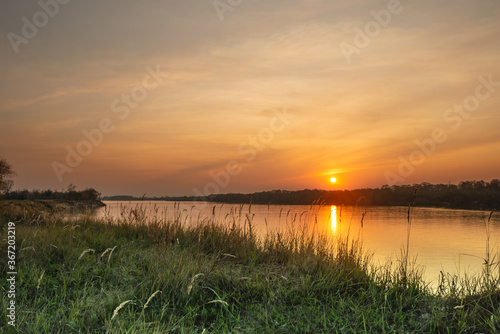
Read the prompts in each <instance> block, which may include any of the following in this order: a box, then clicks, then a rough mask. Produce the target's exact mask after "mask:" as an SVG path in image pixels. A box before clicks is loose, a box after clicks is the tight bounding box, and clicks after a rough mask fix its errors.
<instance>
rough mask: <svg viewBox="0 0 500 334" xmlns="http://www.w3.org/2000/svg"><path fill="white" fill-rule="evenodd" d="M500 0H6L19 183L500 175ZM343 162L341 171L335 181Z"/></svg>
mask: <svg viewBox="0 0 500 334" xmlns="http://www.w3.org/2000/svg"><path fill="white" fill-rule="evenodd" d="M499 17H500V3H499V2H498V1H497V0H481V1H471V0H453V1H451V0H447V1H438V2H437V1H430V0H413V1H412V0H401V1H398V0H390V1H378V0H369V1H356V0H354V1H353V0H339V1H331V0H329V1H326V0H325V1H323V0H307V1H306V0H286V1H285V0H275V1H257V0H215V1H213V0H206V1H199V0H198V1H194V0H182V1H173V0H141V1H132V0H122V1H117V0H105V1H102V0H100V1H96V0H90V1H77V0H58V1H56V0H40V1H27V0H16V1H14V0H6V1H2V2H1V4H0V18H1V19H0V59H1V62H0V68H1V76H0V87H1V89H0V157H3V158H5V159H7V160H8V161H9V162H10V163H11V164H12V165H13V167H14V169H15V171H16V172H17V177H16V178H15V179H14V181H15V185H14V189H24V188H27V189H47V188H50V189H66V188H67V187H68V185H69V184H74V185H76V186H77V188H78V189H85V188H88V187H93V188H96V189H98V190H99V191H101V192H102V193H103V194H104V195H118V194H129V195H142V194H147V195H149V196H162V195H170V196H175V195H188V196H189V195H200V194H204V195H208V194H209V193H228V192H245V193H246V192H254V191H263V190H272V189H287V190H298V189H332V190H335V189H356V188H363V187H380V186H383V185H386V184H387V185H395V184H413V183H420V182H432V183H448V182H451V183H458V182H460V181H463V180H481V179H482V180H485V181H489V180H491V179H494V178H500V175H499V170H500V168H499V167H500V154H498V153H499V152H500V132H499V131H498V129H499V128H500V66H499V55H500V43H498V41H499V40H500V20H498V18H499ZM331 177H335V178H336V179H337V180H338V181H337V183H335V184H331V183H330V182H329V180H330V178H331Z"/></svg>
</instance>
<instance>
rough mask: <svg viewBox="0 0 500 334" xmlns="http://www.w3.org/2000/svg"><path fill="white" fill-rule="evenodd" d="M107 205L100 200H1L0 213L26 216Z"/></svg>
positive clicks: (82, 209) (77, 210)
mask: <svg viewBox="0 0 500 334" xmlns="http://www.w3.org/2000/svg"><path fill="white" fill-rule="evenodd" d="M103 206H106V204H104V203H103V202H102V201H100V200H88V201H84V200H78V201H72V200H0V214H3V215H6V216H13V217H16V216H24V215H39V214H41V213H43V214H56V213H62V214H64V213H74V212H79V211H85V210H92V209H95V208H98V207H103Z"/></svg>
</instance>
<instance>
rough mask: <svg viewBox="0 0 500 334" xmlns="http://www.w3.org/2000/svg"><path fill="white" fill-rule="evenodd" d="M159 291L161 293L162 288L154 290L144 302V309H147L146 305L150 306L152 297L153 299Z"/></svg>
mask: <svg viewBox="0 0 500 334" xmlns="http://www.w3.org/2000/svg"><path fill="white" fill-rule="evenodd" d="M158 293H161V291H160V290H158V291H155V292H154V293H153V294H152V295H151V296H150V297H149V298H148V300H147V301H146V304H144V307H143V309H144V310H145V309H146V307H148V304H149V302H150V301H151V299H153V298H154V297H155V296H156V295H157V294H158Z"/></svg>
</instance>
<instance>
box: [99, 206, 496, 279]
mask: <svg viewBox="0 0 500 334" xmlns="http://www.w3.org/2000/svg"><path fill="white" fill-rule="evenodd" d="M105 203H106V204H107V207H105V208H100V209H99V210H98V211H97V212H96V215H97V216H98V217H104V216H107V217H113V218H120V217H121V215H122V214H124V213H125V212H126V211H127V209H135V208H138V207H142V210H144V212H145V214H146V215H147V216H149V217H154V216H156V217H158V218H161V219H172V218H174V217H179V216H180V218H181V219H182V221H183V222H185V224H192V223H196V222H198V221H199V217H200V218H201V219H203V218H207V217H212V216H213V215H215V217H216V219H217V220H218V221H220V222H223V223H233V222H236V223H237V224H241V226H243V225H244V223H245V220H246V219H251V220H252V225H253V227H254V231H255V232H256V233H257V234H258V235H265V234H266V233H267V232H276V231H284V230H286V229H287V228H290V227H292V226H295V227H297V226H303V225H304V224H305V226H307V228H308V229H310V230H312V229H313V228H315V229H316V230H317V231H320V232H326V233H330V234H333V235H338V236H341V237H342V236H346V235H347V233H348V230H349V229H350V235H352V236H358V235H359V236H360V238H361V239H362V241H363V246H364V249H365V250H367V251H369V252H372V253H373V254H374V261H375V263H376V264H377V263H378V264H382V263H387V260H388V259H391V260H393V261H395V260H396V259H397V258H398V257H399V256H400V254H401V248H402V246H403V245H406V237H407V227H408V221H407V211H408V208H405V207H358V208H354V207H335V206H332V207H330V206H305V205H298V206H297V205H294V206H291V205H269V206H268V205H255V204H254V205H252V206H251V207H250V206H249V205H248V204H247V205H233V204H213V203H205V202H180V203H174V202H165V201H153V202H148V201H144V202H128V201H127V202H115V201H108V202H105ZM412 210H413V211H412V225H411V235H410V256H417V263H418V264H420V265H422V266H423V267H424V277H425V279H426V281H427V282H429V283H430V284H431V285H432V286H436V284H437V282H438V277H439V273H440V271H443V272H445V273H450V274H460V275H464V273H467V274H475V273H478V272H480V271H481V269H482V267H481V264H482V263H483V260H482V258H484V257H485V253H486V222H487V220H488V216H489V212H485V211H465V210H449V209H431V208H414V209H412ZM363 215H364V218H363V227H361V219H362V217H363ZM499 242H500V215H499V214H498V213H495V214H494V215H493V218H492V220H491V223H490V249H492V250H493V252H494V253H496V252H497V251H498V249H499V248H498V246H499Z"/></svg>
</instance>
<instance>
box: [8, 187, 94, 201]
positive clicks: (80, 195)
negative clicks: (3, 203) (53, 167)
mask: <svg viewBox="0 0 500 334" xmlns="http://www.w3.org/2000/svg"><path fill="white" fill-rule="evenodd" d="M100 197H101V193H100V192H98V191H97V190H95V189H93V188H88V189H85V190H79V191H78V190H76V189H75V187H74V186H73V185H70V186H69V187H68V189H67V190H66V191H57V190H36V189H35V190H27V189H24V190H16V191H10V192H8V193H6V194H4V195H3V198H4V199H10V200H65V201H92V202H94V201H97V200H98V199H99V198H100Z"/></svg>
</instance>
